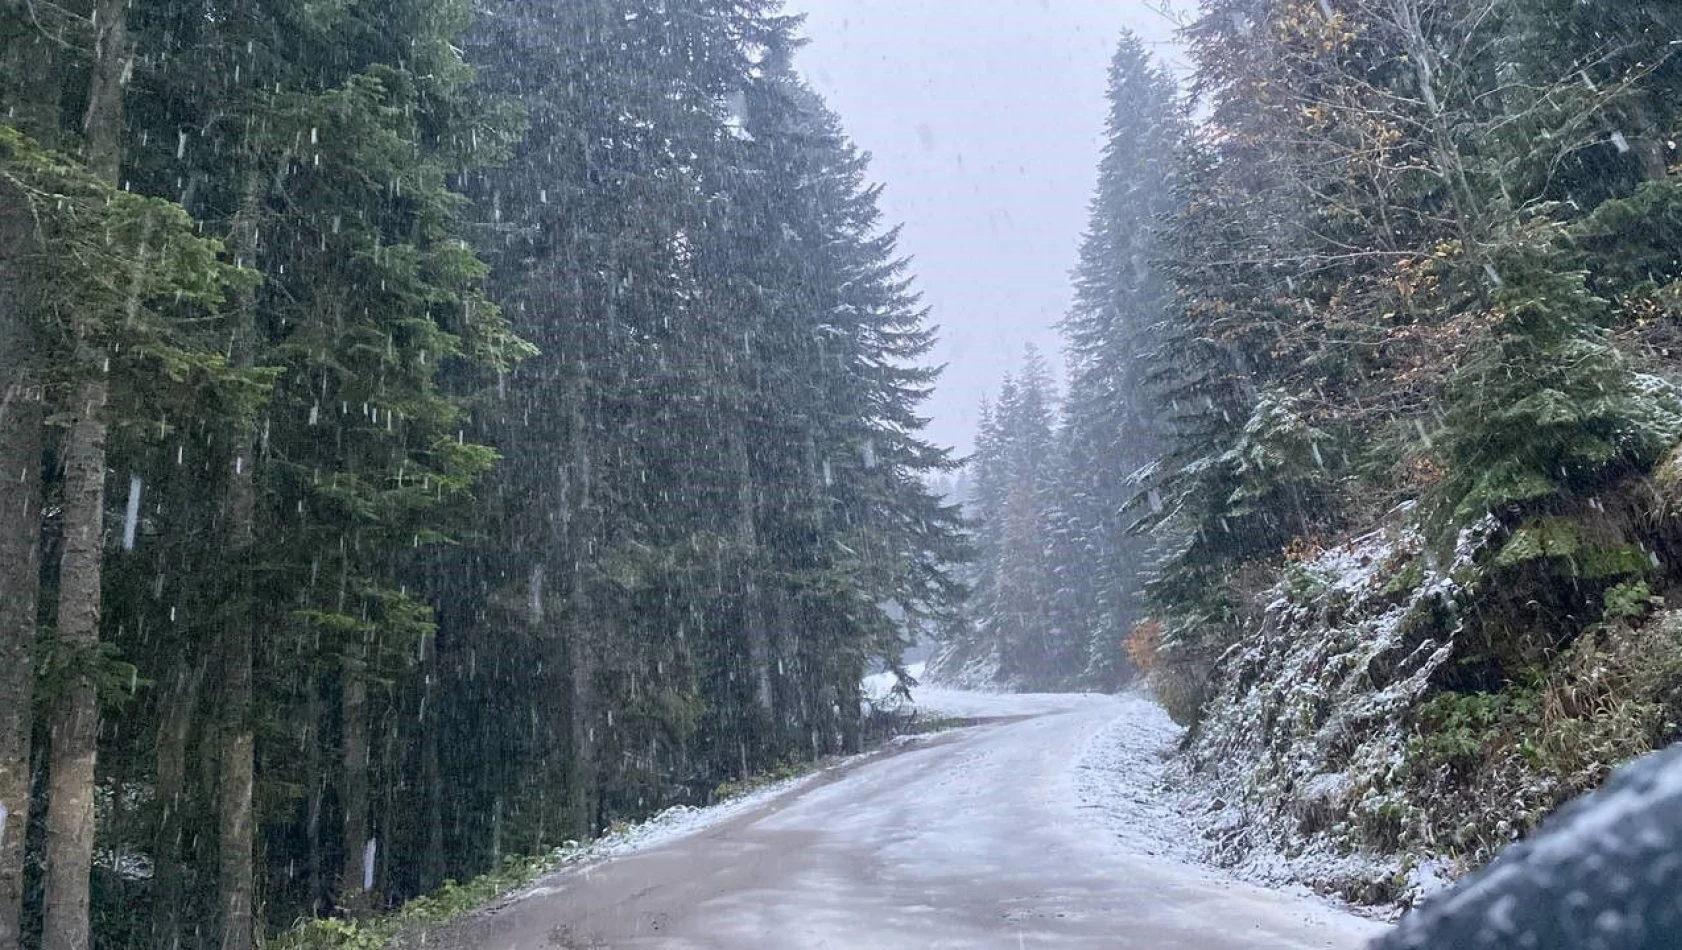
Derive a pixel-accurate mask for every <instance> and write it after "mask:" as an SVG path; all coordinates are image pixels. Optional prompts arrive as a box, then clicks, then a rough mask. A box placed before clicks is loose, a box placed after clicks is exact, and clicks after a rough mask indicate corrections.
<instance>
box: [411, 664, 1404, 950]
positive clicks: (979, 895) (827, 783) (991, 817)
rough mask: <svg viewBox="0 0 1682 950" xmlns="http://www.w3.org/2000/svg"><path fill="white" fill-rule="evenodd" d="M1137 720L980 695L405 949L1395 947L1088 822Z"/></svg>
mask: <svg viewBox="0 0 1682 950" xmlns="http://www.w3.org/2000/svg"><path fill="white" fill-rule="evenodd" d="M962 704H963V697H962V696H959V697H957V700H956V705H958V706H961V705H962ZM943 708H948V709H950V708H951V704H944V705H943ZM1122 709H1123V707H1122V706H1121V705H1119V704H1117V702H1116V701H1115V700H1113V699H1111V698H1108V697H1101V696H1069V697H1046V696H1039V697H1032V696H1029V697H1006V696H987V697H980V696H977V697H975V703H974V708H973V709H962V708H957V709H952V711H954V712H957V713H960V714H973V715H986V716H991V717H995V718H994V720H993V721H990V722H987V723H985V724H982V725H977V726H972V727H969V728H964V729H959V730H954V731H952V732H948V733H944V734H941V735H938V736H932V737H927V738H924V739H921V740H918V741H916V742H913V743H911V744H909V745H907V746H904V747H901V748H898V749H894V750H889V751H887V752H884V753H881V754H879V755H877V756H874V757H869V758H866V759H864V760H862V761H858V762H855V763H852V764H850V765H847V766H843V767H841V768H838V769H834V770H831V771H830V772H828V773H825V774H824V775H823V776H821V777H819V778H817V779H815V780H813V781H811V782H808V783H806V784H804V785H801V786H800V787H798V788H796V789H794V790H792V791H789V792H787V793H786V794H783V795H782V796H780V797H777V798H774V799H772V800H770V801H767V802H764V803H761V804H759V805H757V806H756V807H755V808H753V809H751V810H747V811H745V812H741V813H739V814H735V815H733V816H731V817H728V818H726V819H724V820H720V821H718V822H715V823H713V824H711V825H707V826H705V827H702V828H700V829H699V830H697V831H695V832H693V833H691V834H689V835H687V836H684V837H680V838H677V839H676V840H669V841H666V842H664V843H661V844H656V845H653V846H651V847H649V848H648V849H646V850H643V851H640V852H637V853H633V854H629V855H624V856H620V857H615V858H610V859H605V860H601V861H597V862H594V863H591V864H587V865H585V866H582V867H576V868H572V869H569V870H566V871H563V872H561V873H559V874H557V875H555V876H553V877H551V878H549V879H547V880H545V881H542V882H540V884H539V885H538V886H536V887H535V888H533V889H531V890H530V891H528V892H527V893H525V894H524V895H521V896H520V897H518V898H517V899H514V900H512V901H509V902H505V903H504V904H502V905H500V906H498V907H496V908H493V909H490V910H487V911H484V912H481V913H479V914H477V915H474V916H472V917H470V918H468V919H466V920H463V921H460V922H457V923H455V924H451V925H449V926H447V927H443V928H438V929H434V930H432V931H430V932H428V933H425V934H417V935H415V937H414V938H413V939H412V940H410V941H408V942H407V943H406V944H405V947H407V948H426V950H467V948H485V950H597V948H603V950H606V948H620V947H636V948H644V947H648V948H654V947H659V948H671V950H702V948H707V950H760V948H764V950H773V948H774V950H808V948H859V950H900V948H904V950H939V948H995V947H996V948H1001V950H1025V948H1081V950H1086V948H1106V950H1113V948H1141V950H1146V948H1148V950H1178V948H1185V950H1192V948H1196V950H1240V948H1243V950H1298V948H1317V950H1318V948H1336V950H1356V948H1360V947H1363V946H1364V945H1365V944H1366V942H1367V940H1368V939H1370V938H1371V937H1373V936H1375V935H1377V934H1379V933H1381V932H1382V931H1383V929H1384V928H1383V927H1381V926H1380V925H1378V924H1374V923H1372V922H1370V921H1366V920H1361V919H1358V918H1356V917H1353V916H1350V915H1348V914H1345V913H1343V912H1341V911H1339V910H1336V909H1334V908H1332V907H1330V906H1328V905H1326V904H1323V903H1321V902H1319V901H1315V900H1312V899H1308V898H1304V897H1299V896H1295V895H1289V894H1283V893H1279V892H1275V891H1269V890H1265V889H1262V888H1258V887H1252V886H1249V885H1245V884H1240V883H1238V882H1236V881H1233V880H1231V879H1229V878H1225V877H1223V876H1221V875H1219V874H1216V873H1214V872H1210V871H1207V870H1204V869H1201V868H1195V867H1190V866H1188V865H1185V864H1182V863H1178V862H1176V861H1173V860H1170V859H1165V858H1158V857H1153V856H1151V855H1149V854H1144V853H1139V852H1138V851H1137V850H1135V846H1129V845H1127V844H1125V843H1124V842H1123V841H1122V840H1120V839H1118V838H1117V836H1116V835H1115V834H1113V833H1111V832H1110V831H1108V830H1106V829H1105V828H1104V827H1101V826H1100V825H1098V824H1097V823H1095V821H1094V820H1093V819H1092V818H1091V817H1090V816H1087V815H1083V814H1082V813H1081V810H1080V809H1079V807H1078V805H1077V804H1076V802H1077V796H1076V795H1075V794H1073V792H1072V789H1071V782H1072V777H1071V764H1072V763H1073V761H1074V760H1075V759H1076V758H1077V757H1078V756H1079V754H1080V751H1081V749H1082V747H1083V744H1084V743H1085V742H1086V740H1087V739H1088V738H1089V737H1090V736H1092V735H1093V734H1094V733H1095V732H1097V731H1098V730H1099V729H1101V728H1103V727H1104V726H1105V725H1106V724H1107V723H1109V722H1110V721H1112V720H1113V719H1115V717H1116V716H1117V715H1118V714H1119V713H1120V711H1121V710H1122Z"/></svg>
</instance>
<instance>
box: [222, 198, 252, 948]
mask: <svg viewBox="0 0 1682 950" xmlns="http://www.w3.org/2000/svg"><path fill="white" fill-rule="evenodd" d="M256 209H257V184H256V179H255V176H252V178H251V180H250V181H249V182H248V184H247V186H246V197H245V201H244V207H243V208H242V209H241V213H240V214H239V216H238V217H236V218H235V220H234V222H233V225H232V230H233V232H234V233H233V234H232V235H231V236H230V240H229V246H230V247H231V248H233V249H234V251H235V253H236V255H237V256H238V257H240V258H241V259H242V260H250V259H252V258H253V257H254V256H255V253H256V239H255V229H256V226H257V222H256V220H255V219H256ZM255 306H256V301H255V300H254V299H253V296H252V292H251V291H249V290H246V291H242V292H241V293H240V296H239V299H238V300H237V301H236V306H235V308H234V314H233V316H234V327H233V341H234V342H233V346H232V354H231V356H232V360H231V362H232V365H233V367H234V368H235V369H237V370H246V369H250V368H251V366H252V363H253V360H254V352H253V351H254V349H255V347H256V333H257V328H256V314H255V313H254V308H255ZM256 468H257V435H256V433H255V432H245V433H242V434H241V436H240V441H239V446H238V451H237V454H236V456H235V458H234V463H233V466H232V468H231V470H230V471H229V472H228V507H227V515H228V525H227V531H228V534H227V550H228V562H227V566H228V568H229V569H230V570H231V571H232V572H233V573H234V576H235V578H236V581H235V585H234V588H235V589H234V590H233V592H232V594H233V599H234V609H233V611H232V615H231V616H230V617H229V618H228V621H227V622H226V623H225V624H223V626H222V664H223V665H222V730H223V735H222V750H221V752H222V755H221V759H222V788H221V801H220V807H219V808H218V809H217V826H218V827H217V831H218V834H217V849H218V851H217V863H218V868H217V871H218V874H217V878H218V890H219V896H220V898H221V926H222V950H251V947H252V941H253V939H254V937H255V934H254V923H253V920H252V898H253V894H254V883H253V882H254V880H255V877H256V872H255V868H254V866H253V864H254V862H253V858H254V855H255V847H256V836H255V828H254V826H253V822H254V818H253V816H252V807H251V799H252V795H253V792H254V790H255V788H256V769H257V765H256V735H255V732H254V727H253V724H252V710H251V693H252V685H251V679H252V674H251V666H252V652H253V651H252V632H251V627H252V623H253V622H254V619H255V618H254V617H253V615H252V611H253V609H254V606H255V605H254V604H253V603H252V598H253V596H254V595H255V592H256V591H255V585H254V584H253V578H252V572H253V571H254V570H255V564H254V563H253V562H254V560H255V557H256V551H255V544H254V541H255V529H256V512H257V490H256V481H255V472H256Z"/></svg>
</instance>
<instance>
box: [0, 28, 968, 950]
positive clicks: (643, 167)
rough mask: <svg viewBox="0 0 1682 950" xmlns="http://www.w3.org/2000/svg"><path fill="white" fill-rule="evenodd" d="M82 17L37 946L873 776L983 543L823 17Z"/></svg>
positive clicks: (915, 307) (271, 905) (1, 662)
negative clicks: (922, 410) (871, 742)
mask: <svg viewBox="0 0 1682 950" xmlns="http://www.w3.org/2000/svg"><path fill="white" fill-rule="evenodd" d="M83 6H87V7H88V8H87V9H85V10H84V9H81V7H80V6H78V5H76V4H71V5H68V6H57V5H40V4H32V3H10V2H8V3H6V4H4V5H3V6H0V384H3V387H4V393H5V398H4V401H3V402H0V469H3V470H4V471H5V472H6V473H7V474H6V477H5V478H4V479H0V667H3V669H0V950H10V948H14V947H20V946H28V947H33V946H47V947H65V948H77V950H80V948H82V947H86V946H90V945H91V946H95V947H135V946H156V947H167V948H172V950H173V948H192V947H222V948H236V950H237V948H241V947H250V946H253V945H255V944H256V943H258V942H259V941H261V940H262V939H263V935H264V934H268V933H273V932H275V931H277V930H279V929H283V928H285V927H287V926H289V925H291V924H292V923H293V922H294V921H295V920H296V919H298V918H300V917H310V916H316V915H324V914H330V913H331V914H341V915H352V916H354V915H359V914H364V913H367V912H370V911H373V910H376V909H378V908H380V907H383V906H386V905H388V904H390V903H392V902H394V901H397V900H400V899H402V898H405V897H407V896H410V895H413V894H416V893H419V892H421V891H423V890H427V889H430V888H433V887H436V886H438V885H439V884H441V883H443V882H444V881H445V880H446V879H450V878H455V879H462V878H465V877H468V876H471V875H474V874H477V873H480V872H483V871H486V870H489V869H492V868H493V867H495V866H496V865H497V864H498V863H499V862H500V861H501V860H502V859H503V858H504V857H505V856H507V855H511V854H517V853H529V852H535V851H540V850H543V849H545V848H549V847H552V846H554V845H555V844H557V843H559V842H561V841H563V840H566V839H571V838H583V837H587V836H590V835H593V834H596V833H597V832H599V831H601V830H602V829H603V828H605V827H606V826H608V825H609V824H610V823H613V822H615V821H620V820H625V819H630V818H635V817H639V816H642V815H646V814H649V813H651V812H653V811H654V810H657V809H659V808H662V807H664V806H666V805H669V804H673V803H677V802H690V803H692V802H696V801H702V800H705V799H706V798H707V797H708V796H709V795H710V794H711V792H712V790H713V789H714V788H715V787H717V786H718V785H719V784H720V783H721V782H724V781H726V780H731V779H736V778H740V777H742V776H744V775H745V774H747V773H751V772H755V771H758V770H762V769H765V768H768V767H771V766H773V765H777V764H779V763H784V762H787V761H791V760H797V759H808V758H813V757H816V756H820V755H823V754H827V753H831V752H836V751H842V750H848V749H856V748H857V747H858V745H859V743H860V741H861V712H860V703H859V694H858V690H859V680H860V678H861V676H862V674H863V673H864V672H865V670H866V667H867V665H868V664H870V663H872V662H878V661H881V662H886V663H887V664H889V665H890V666H895V665H897V663H898V662H899V656H900V651H901V649H902V647H903V645H904V643H905V640H906V636H907V631H908V630H909V629H910V628H911V627H912V626H914V625H923V624H927V623H932V622H940V621H943V620H944V619H945V618H947V617H949V615H950V614H951V611H952V609H953V606H954V604H955V603H956V602H957V599H958V597H959V595H960V593H961V590H960V589H959V587H958V585H957V584H956V583H955V582H954V581H953V580H952V579H951V578H950V577H949V565H950V564H952V563H953V562H955V561H956V560H958V559H959V558H961V557H962V555H963V550H962V538H961V534H960V524H959V520H958V517H957V514H956V512H955V511H954V510H953V509H951V508H949V507H947V506H945V505H944V503H942V502H941V501H940V500H939V499H938V498H937V497H936V496H934V495H933V494H932V493H931V492H930V491H929V490H928V489H927V487H926V481H925V479H926V478H927V477H929V476H933V475H936V474H939V473H942V472H946V471H948V470H950V469H951V468H952V462H951V461H950V460H949V459H948V457H947V455H946V454H945V453H944V451H942V450H940V449H937V448H935V447H933V446H931V445H930V444H929V443H927V442H926V441H925V440H924V439H923V438H922V437H921V436H920V435H919V431H920V429H921V428H922V425H923V421H922V420H921V419H920V418H919V416H918V415H917V407H918V404H919V403H920V401H921V400H922V398H923V397H924V396H925V395H926V393H927V391H928V389H929V387H930V386H931V385H932V383H933V380H934V378H935V372H934V371H933V370H931V369H928V368H925V367H924V363H923V357H924V356H925V354H926V353H927V351H928V349H929V347H930V345H931V342H932V337H931V331H930V330H929V329H928V327H927V326H926V324H925V319H924V317H925V314H924V312H923V310H922V308H921V306H920V304H919V303H918V300H917V296H916V294H915V292H914V291H913V290H912V288H911V286H910V279H909V276H908V271H907V262H906V261H905V260H904V259H903V258H901V257H900V256H899V255H898V254H897V252H896V250H895V234H894V232H893V230H892V229H890V228H887V227H885V226H884V225H883V223H882V221H881V220H880V216H879V213H878V211H877V207H876V194H877V192H876V190H875V186H873V185H871V184H870V183H869V182H868V181H867V178H866V167H865V162H864V159H863V158H862V156H860V155H859V154H858V152H857V151H856V150H855V149H854V148H853V147H852V146H851V144H850V143H849V142H848V141H847V139H846V137H845V136H844V134H843V133H842V131H841V129H840V126H839V123H838V121H837V119H836V117H834V116H833V115H831V114H830V113H829V112H828V111H827V110H826V109H825V107H824V105H823V103H822V102H821V101H820V100H819V99H818V97H817V96H816V95H815V94H813V93H812V92H811V91H810V90H809V89H807V88H806V87H805V86H804V85H803V84H802V82H801V81H800V79H799V78H798V76H797V75H796V73H795V72H794V71H793V67H792V60H793V55H794V53H795V51H796V49H797V47H798V45H799V43H798V40H797V38H796V36H795V32H794V31H795V30H796V28H797V26H798V24H797V22H796V21H794V20H792V19H790V18H786V17H783V16H780V15H779V14H778V13H777V12H776V9H775V8H776V6H777V4H774V3H770V2H742V0H678V2H670V0H668V2H652V0H648V2H644V0H580V2H563V3H554V2H536V0H492V2H487V3H485V4H483V5H482V8H481V9H478V10H472V9H469V8H468V6H467V5H466V4H465V3H462V2H458V0H403V2H399V3H390V2H381V3H359V2H347V3H333V4H326V5H322V4H301V3H294V2H289V0H274V2H269V0H264V2H247V0H229V2H223V0H194V2H183V0H134V2H118V0H101V2H99V3H97V4H93V5H83ZM94 7H97V9H94Z"/></svg>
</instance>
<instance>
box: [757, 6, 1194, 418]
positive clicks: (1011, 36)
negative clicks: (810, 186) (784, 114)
mask: <svg viewBox="0 0 1682 950" xmlns="http://www.w3.org/2000/svg"><path fill="white" fill-rule="evenodd" d="M1155 6H1156V4H1148V3H1145V2H1142V0H1117V2H1096V0H985V2H981V3H970V4H954V3H951V2H949V0H911V2H904V0H794V2H792V3H790V4H789V10H790V11H791V12H797V13H804V14H805V15H806V17H807V19H806V24H805V29H804V30H803V32H804V33H805V35H806V36H807V37H809V38H811V40H812V42H811V44H810V45H809V46H807V47H806V49H804V50H802V51H801V57H800V62H801V69H802V71H803V72H804V73H805V74H806V75H807V78H808V79H809V80H810V82H811V83H812V85H813V86H814V87H815V88H816V89H817V91H818V92H820V93H822V94H823V96H824V97H825V98H826V99H827V100H828V101H829V104H830V106H831V107H832V108H833V109H835V110H836V111H837V112H838V113H839V114H841V115H843V116H846V117H847V128H848V132H849V134H850V135H851V137H852V138H853V139H854V141H856V142H857V143H858V145H859V147H860V148H863V149H865V150H868V151H869V152H870V153H871V155H872V156H873V158H874V161H873V163H872V166H871V170H872V177H873V178H875V180H877V181H881V182H886V183H888V185H887V188H886V191H885V192H884V194H883V196H882V199H881V203H882V208H883V211H884V213H885V214H886V216H887V219H888V220H889V221H892V222H899V223H903V225H904V228H905V231H904V237H903V240H902V243H901V249H902V250H903V251H905V252H906V253H909V254H911V255H912V256H914V257H915V258H916V262H917V263H916V273H917V276H918V279H919V285H920V287H921V289H922V291H923V294H924V299H925V302H926V303H928V304H929V305H930V306H931V307H932V308H933V320H934V322H935V323H937V324H939V325H940V327H941V330H942V332H941V339H940V344H939V347H938V348H937V350H936V351H935V353H934V355H933V360H934V361H935V362H937V363H946V364H947V370H946V376H945V378H944V379H943V380H942V382H941V384H940V387H939V389H938V390H937V391H936V392H935V395H934V398H933V399H932V400H930V402H929V403H928V405H927V406H926V407H925V411H926V413H927V414H929V415H931V416H932V417H933V422H932V424H931V426H930V430H929V434H930V436H931V439H932V441H934V442H936V443H938V444H942V445H953V446H957V447H958V448H959V450H960V451H968V450H969V448H970V446H971V444H972V442H973V440H974V438H975V428H976V409H977V406H978V405H979V403H980V400H981V398H982V396H983V395H985V394H988V393H996V392H997V389H998V385H999V380H1000V379H1001V378H1002V377H1003V376H1004V375H1005V374H1006V373H1008V372H1010V371H1011V370H1012V369H1014V368H1015V367H1016V365H1017V363H1018V362H1019V361H1020V360H1021V358H1022V347H1023V344H1024V343H1028V342H1033V343H1035V344H1037V345H1038V346H1039V347H1040V348H1041V349H1042V350H1043V351H1045V352H1046V353H1048V354H1056V353H1058V352H1059V350H1060V345H1061V344H1060V343H1059V339H1058V336H1057V333H1056V330H1055V328H1054V324H1055V323H1056V322H1057V321H1058V320H1059V319H1060V318H1061V317H1062V315H1063V313H1064V311H1065V310H1066V309H1067V307H1068V303H1069V281H1068V279H1067V274H1068V272H1069V269H1070V268H1071V267H1073V266H1074V263H1075V250H1076V246H1077V244H1078V242H1079V240H1080V234H1081V230H1082V228H1083V227H1085V225H1086V217H1087V203H1088V201H1089V199H1090V197H1091V194H1092V186H1093V168H1094V166H1095V165H1096V163H1097V160H1098V151H1099V148H1100V145H1101V139H1102V135H1103V125H1104V108H1105V106H1104V77H1105V69H1106V66H1107V65H1108V63H1109V59H1110V56H1111V54H1112V53H1113V52H1114V50H1115V40H1116V37H1117V36H1118V35H1119V34H1120V33H1121V31H1122V30H1123V29H1124V28H1126V29H1132V30H1133V31H1135V32H1136V33H1138V34H1139V35H1140V36H1141V37H1142V38H1143V39H1145V40H1146V41H1147V42H1149V43H1150V44H1151V45H1152V47H1153V48H1154V49H1155V50H1156V51H1157V53H1158V55H1160V56H1162V57H1164V58H1165V59H1166V60H1168V61H1169V62H1173V61H1174V60H1175V58H1176V50H1175V49H1174V48H1173V47H1172V46H1171V45H1170V42H1169V40H1170V37H1171V36H1172V35H1173V32H1174V27H1173V24H1172V23H1171V22H1170V21H1169V20H1168V19H1166V18H1165V17H1164V16H1163V15H1161V14H1160V13H1157V12H1155V10H1154V9H1153V8H1154V7H1155ZM1053 362H1054V363H1055V362H1058V361H1057V360H1053Z"/></svg>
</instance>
